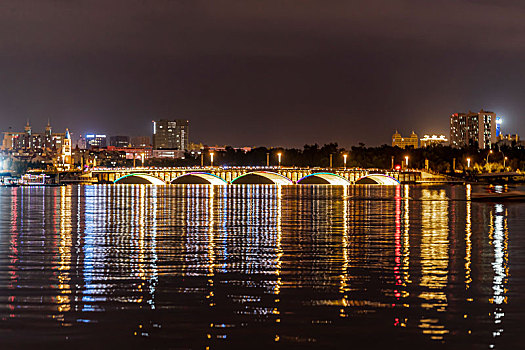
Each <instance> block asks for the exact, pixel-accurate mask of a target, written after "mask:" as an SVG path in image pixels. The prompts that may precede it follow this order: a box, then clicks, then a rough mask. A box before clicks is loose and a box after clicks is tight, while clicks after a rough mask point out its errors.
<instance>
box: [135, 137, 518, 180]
mask: <svg viewBox="0 0 525 350" xmlns="http://www.w3.org/2000/svg"><path fill="white" fill-rule="evenodd" d="M488 152H489V151H488V150H480V149H478V148H477V147H475V146H471V147H467V148H453V147H449V146H434V147H426V148H417V149H413V148H408V149H401V148H399V147H392V146H389V145H382V146H379V147H365V145H364V144H359V145H358V146H353V147H351V148H350V149H345V148H341V147H339V146H338V144H337V143H329V144H325V145H323V146H319V145H318V144H313V145H308V144H306V145H304V146H303V148H302V149H299V148H282V147H275V148H266V147H256V148H253V149H252V150H251V151H248V152H244V151H242V150H239V149H234V148H233V147H226V149H225V150H224V151H214V152H213V153H214V161H213V164H214V166H265V165H266V162H267V155H268V156H269V160H270V165H278V153H281V165H282V166H297V167H329V165H330V155H332V166H333V167H343V165H344V163H343V159H344V158H343V155H345V154H346V155H347V162H346V166H347V167H348V168H353V167H357V168H381V169H390V168H391V167H392V162H393V164H394V167H395V166H396V165H399V166H402V167H404V162H405V157H407V156H408V157H409V158H408V159H409V161H408V167H409V168H416V169H423V168H425V163H426V161H428V165H429V168H430V170H433V171H436V172H441V173H450V172H452V171H453V168H454V167H455V170H456V171H465V172H481V171H486V170H489V169H490V171H497V170H503V159H504V157H507V160H506V161H505V163H506V164H505V165H506V167H507V168H508V170H509V169H510V170H517V169H521V170H524V169H525V150H524V149H520V148H516V147H508V146H505V147H501V148H498V149H493V150H492V153H490V154H489V153H488ZM487 154H488V155H489V158H488V163H487ZM203 156H204V159H203V164H204V166H209V165H210V152H209V150H207V149H205V150H203ZM469 158H470V168H468V161H467V159H469ZM200 164H201V158H200V156H198V155H197V156H192V155H191V154H189V153H188V154H186V157H185V159H176V160H173V159H149V160H147V161H146V164H145V165H148V166H199V165H200Z"/></svg>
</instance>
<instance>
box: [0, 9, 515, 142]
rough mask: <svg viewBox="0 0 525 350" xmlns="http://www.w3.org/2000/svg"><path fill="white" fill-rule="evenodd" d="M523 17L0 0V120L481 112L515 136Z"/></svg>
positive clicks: (362, 130) (442, 129)
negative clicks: (500, 118)
mask: <svg viewBox="0 0 525 350" xmlns="http://www.w3.org/2000/svg"><path fill="white" fill-rule="evenodd" d="M524 19H525V2H523V1H518V0H516V1H510V0H509V1H507V0H498V1H488V0H479V1H475V0H471V1H466V0H464V1H460V0H440V1H426V0H406V1H395V0H384V1H374V0H368V1H348V0H346V1H329V0H320V1H309V0H295V1H286V0H281V1H270V0H259V1H248V0H238V1H223V0H209V1H197V0H187V1H176V0H170V1H168V0H154V1H152V0H142V1H134V0H125V1H124V0H123V1H116V0H89V1H88V0H85V1H80V0H79V1H68V0H33V1H30V0H3V1H1V2H0V120H1V125H2V128H0V129H1V131H7V130H8V128H9V127H12V129H13V130H23V126H24V124H25V120H26V119H27V118H29V119H30V120H31V124H32V125H33V126H34V129H36V130H37V131H39V130H41V129H43V127H44V125H45V124H46V122H47V119H48V118H50V119H51V123H52V125H53V126H54V127H55V128H56V129H57V131H58V130H59V129H63V128H65V127H69V128H70V129H71V130H72V131H73V132H74V133H76V134H78V133H86V132H97V133H106V134H108V135H116V134H124V135H147V134H150V133H151V120H153V119H160V118H168V119H177V118H181V119H189V120H190V125H191V131H190V139H191V141H194V142H198V141H200V142H203V143H206V144H209V145H215V144H219V145H223V144H230V145H234V146H244V145H268V146H272V145H273V146H276V145H283V146H299V147H300V146H302V145H304V144H305V143H315V142H317V143H320V144H322V143H326V142H331V141H334V142H338V143H339V144H340V145H342V146H351V145H356V144H357V143H358V142H363V143H365V144H366V145H380V144H383V143H390V138H391V135H392V133H393V132H394V131H395V129H398V130H399V131H400V132H401V133H403V134H408V133H410V132H411V131H412V130H414V131H416V133H418V134H420V135H421V136H422V135H423V134H424V133H445V134H446V135H447V137H448V134H449V130H448V125H449V124H448V123H449V119H448V117H449V115H450V114H451V113H454V112H458V111H468V110H469V109H471V110H473V111H474V110H475V111H478V110H479V109H481V108H484V109H488V110H492V111H495V112H496V113H498V114H500V115H502V116H503V117H504V124H503V125H502V129H503V132H504V133H516V132H518V133H522V134H523V136H524V137H525V118H524V117H525V20H524Z"/></svg>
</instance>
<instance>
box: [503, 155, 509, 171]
mask: <svg viewBox="0 0 525 350" xmlns="http://www.w3.org/2000/svg"><path fill="white" fill-rule="evenodd" d="M507 159H508V158H507V157H503V171H505V163H506V161H507Z"/></svg>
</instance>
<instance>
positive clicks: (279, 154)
mask: <svg viewBox="0 0 525 350" xmlns="http://www.w3.org/2000/svg"><path fill="white" fill-rule="evenodd" d="M277 158H278V159H279V168H280V167H281V152H279V153H277Z"/></svg>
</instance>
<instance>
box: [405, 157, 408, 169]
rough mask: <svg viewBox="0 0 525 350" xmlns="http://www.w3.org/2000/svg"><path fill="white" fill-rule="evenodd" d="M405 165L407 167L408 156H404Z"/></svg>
mask: <svg viewBox="0 0 525 350" xmlns="http://www.w3.org/2000/svg"><path fill="white" fill-rule="evenodd" d="M405 166H406V167H407V168H408V156H405Z"/></svg>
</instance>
